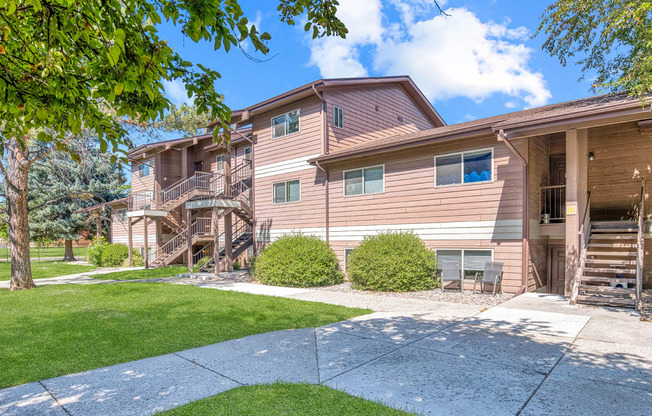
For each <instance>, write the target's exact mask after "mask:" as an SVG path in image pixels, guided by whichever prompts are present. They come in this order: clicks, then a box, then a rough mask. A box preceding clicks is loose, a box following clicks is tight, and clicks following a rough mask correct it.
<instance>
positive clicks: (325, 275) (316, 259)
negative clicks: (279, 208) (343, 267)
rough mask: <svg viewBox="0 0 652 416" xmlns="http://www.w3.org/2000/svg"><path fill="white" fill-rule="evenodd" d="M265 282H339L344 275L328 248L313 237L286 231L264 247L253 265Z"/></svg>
mask: <svg viewBox="0 0 652 416" xmlns="http://www.w3.org/2000/svg"><path fill="white" fill-rule="evenodd" d="M253 273H254V276H255V277H256V278H257V279H259V280H260V281H261V283H264V284H267V285H276V286H291V287H312V286H330V285H334V284H337V283H342V280H343V279H344V275H343V274H342V272H341V271H340V269H339V261H338V259H337V256H336V255H335V252H334V251H333V249H331V247H330V246H329V245H328V244H327V243H326V242H325V241H323V240H321V239H320V238H319V237H317V236H312V235H303V234H286V235H283V236H281V237H280V238H279V239H278V240H276V241H275V242H273V243H272V244H270V245H269V246H268V247H266V248H265V249H264V250H263V251H262V252H261V253H260V254H259V255H258V256H257V257H256V261H255V263H254V266H253Z"/></svg>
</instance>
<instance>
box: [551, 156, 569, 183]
mask: <svg viewBox="0 0 652 416" xmlns="http://www.w3.org/2000/svg"><path fill="white" fill-rule="evenodd" d="M555 185H566V155H550V186H555Z"/></svg>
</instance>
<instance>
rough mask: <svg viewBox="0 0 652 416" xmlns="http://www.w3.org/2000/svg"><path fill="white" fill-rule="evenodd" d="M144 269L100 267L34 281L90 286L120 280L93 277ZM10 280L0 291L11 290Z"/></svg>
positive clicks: (0, 286) (4, 281)
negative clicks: (94, 277)
mask: <svg viewBox="0 0 652 416" xmlns="http://www.w3.org/2000/svg"><path fill="white" fill-rule="evenodd" d="M143 269H144V267H100V268H98V269H95V270H91V271H90V272H84V273H76V274H67V275H65V276H58V277H48V278H46V279H34V283H35V284H36V286H40V285H68V284H77V285H88V284H97V283H115V282H119V280H98V279H93V276H98V275H101V274H107V273H114V272H124V271H129V270H143ZM9 283H10V281H9V280H3V281H0V289H8V288H9Z"/></svg>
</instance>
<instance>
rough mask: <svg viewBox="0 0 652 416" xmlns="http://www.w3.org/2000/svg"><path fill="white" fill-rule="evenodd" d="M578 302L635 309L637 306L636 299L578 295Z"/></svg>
mask: <svg viewBox="0 0 652 416" xmlns="http://www.w3.org/2000/svg"><path fill="white" fill-rule="evenodd" d="M576 300H577V301H578V302H580V303H590V304H595V305H610V306H624V307H629V308H633V307H635V306H636V299H623V298H608V297H602V296H587V295H578V296H577V298H576Z"/></svg>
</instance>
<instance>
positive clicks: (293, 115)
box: [272, 109, 300, 139]
mask: <svg viewBox="0 0 652 416" xmlns="http://www.w3.org/2000/svg"><path fill="white" fill-rule="evenodd" d="M299 119H300V111H299V109H296V110H292V111H289V112H287V113H285V114H281V115H279V116H276V117H273V118H272V139H278V138H279V137H283V136H287V135H289V134H292V133H298V132H299V128H300V123H299Z"/></svg>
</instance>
